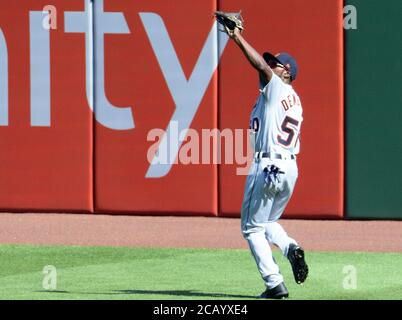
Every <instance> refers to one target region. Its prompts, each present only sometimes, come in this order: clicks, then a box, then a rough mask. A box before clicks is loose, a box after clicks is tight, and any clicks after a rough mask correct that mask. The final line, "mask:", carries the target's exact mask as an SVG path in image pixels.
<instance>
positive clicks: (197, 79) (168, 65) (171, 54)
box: [139, 12, 229, 178]
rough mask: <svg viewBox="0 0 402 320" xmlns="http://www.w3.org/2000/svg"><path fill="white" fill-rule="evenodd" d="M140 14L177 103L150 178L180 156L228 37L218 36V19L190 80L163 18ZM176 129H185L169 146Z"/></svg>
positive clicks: (153, 14) (162, 173) (150, 14)
mask: <svg viewBox="0 0 402 320" xmlns="http://www.w3.org/2000/svg"><path fill="white" fill-rule="evenodd" d="M139 15H140V17H141V20H142V23H143V24H144V27H145V30H146V32H147V35H148V38H149V41H150V42H151V46H152V49H153V51H154V53H155V55H156V58H157V59H158V63H159V65H160V67H161V69H162V73H163V76H164V77H165V80H166V82H167V85H168V87H169V91H170V93H171V95H172V97H173V100H174V102H175V105H176V109H175V112H174V114H173V116H172V118H171V119H170V122H169V124H168V126H167V129H166V133H165V135H164V136H163V138H162V141H161V142H160V144H159V149H158V152H157V153H156V154H157V155H156V156H154V158H153V160H152V163H151V164H150V166H149V168H148V171H147V173H146V177H147V178H160V177H163V176H165V175H167V174H168V173H169V171H170V169H171V167H172V164H173V163H174V161H175V159H176V157H177V154H178V151H179V149H180V146H181V144H182V143H183V139H184V138H185V136H186V134H185V133H186V132H187V130H188V129H189V127H190V125H191V122H192V121H193V119H194V116H195V114H196V113H197V110H198V107H199V106H200V103H201V100H202V98H203V97H204V94H205V91H206V90H207V87H208V85H209V82H210V81H211V78H212V75H213V74H214V72H215V70H216V68H217V66H218V62H219V59H220V57H221V56H222V53H223V51H224V49H225V47H226V44H227V42H228V40H229V38H228V36H227V35H226V34H223V33H220V34H219V38H220V39H219V40H218V27H217V23H216V22H215V23H214V25H213V26H212V29H211V31H210V32H209V35H208V37H207V40H206V41H205V43H204V46H203V48H202V50H201V53H200V56H199V57H198V60H197V62H196V65H195V67H194V69H193V72H192V74H191V76H190V79H188V80H187V79H186V77H185V74H184V72H183V68H182V66H181V64H180V61H179V58H178V57H177V54H176V51H175V49H174V47H173V44H172V41H171V40H170V37H169V34H168V32H167V30H166V26H165V24H164V23H163V20H162V18H161V17H160V16H159V15H157V14H155V13H151V12H142V13H140V14H139ZM218 43H219V46H218ZM177 124H178V128H177ZM175 126H176V127H175ZM177 129H178V132H179V133H183V134H180V136H181V137H182V138H183V139H180V140H179V141H178V143H172V144H170V145H169V147H168V148H167V147H166V146H167V145H168V141H169V137H170V136H171V131H177ZM164 152H168V155H167V157H166V158H167V159H168V163H167V164H165V163H160V161H159V158H160V157H161V153H164Z"/></svg>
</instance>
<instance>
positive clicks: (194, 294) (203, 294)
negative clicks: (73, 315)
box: [114, 290, 257, 299]
mask: <svg viewBox="0 0 402 320" xmlns="http://www.w3.org/2000/svg"><path fill="white" fill-rule="evenodd" d="M114 292H115V293H114V294H144V295H147V294H148V295H158V294H159V295H168V296H184V297H210V298H236V299H241V298H254V299H255V298H257V297H256V296H246V295H240V294H225V293H209V292H198V291H193V290H115V291H114Z"/></svg>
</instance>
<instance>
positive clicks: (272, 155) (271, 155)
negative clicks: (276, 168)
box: [255, 152, 296, 160]
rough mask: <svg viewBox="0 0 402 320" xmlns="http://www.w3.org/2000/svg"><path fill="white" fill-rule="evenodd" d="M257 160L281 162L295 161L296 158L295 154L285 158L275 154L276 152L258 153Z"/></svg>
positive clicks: (256, 154)
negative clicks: (264, 159) (277, 160)
mask: <svg viewBox="0 0 402 320" xmlns="http://www.w3.org/2000/svg"><path fill="white" fill-rule="evenodd" d="M255 158H257V159H262V158H269V159H280V160H282V159H283V160H286V159H291V160H295V159H296V156H295V155H294V154H291V155H290V156H284V155H281V154H279V153H274V152H256V153H255Z"/></svg>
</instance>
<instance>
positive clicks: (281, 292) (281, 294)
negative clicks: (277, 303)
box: [260, 282, 289, 299]
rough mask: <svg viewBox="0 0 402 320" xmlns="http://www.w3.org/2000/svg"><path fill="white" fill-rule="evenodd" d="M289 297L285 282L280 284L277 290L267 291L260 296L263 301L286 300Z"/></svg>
mask: <svg viewBox="0 0 402 320" xmlns="http://www.w3.org/2000/svg"><path fill="white" fill-rule="evenodd" d="M287 297H289V292H288V289H286V287H285V284H284V283H283V282H281V283H280V284H278V285H277V286H276V287H275V288H272V289H267V290H265V291H264V292H263V293H262V294H261V295H260V298H262V299H285V298H287Z"/></svg>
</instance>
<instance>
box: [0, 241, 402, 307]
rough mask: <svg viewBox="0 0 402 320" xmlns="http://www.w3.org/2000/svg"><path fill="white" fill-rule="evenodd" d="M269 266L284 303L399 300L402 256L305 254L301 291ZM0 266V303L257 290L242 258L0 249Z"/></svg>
mask: <svg viewBox="0 0 402 320" xmlns="http://www.w3.org/2000/svg"><path fill="white" fill-rule="evenodd" d="M275 258H276V260H277V262H278V263H279V264H280V266H281V272H282V274H283V275H284V277H285V281H286V285H287V287H288V289H289V292H290V298H291V299H313V300H320V299H359V300H360V299H375V300H377V299H398V300H400V299H402V272H401V266H402V254H396V253H350V252H348V253H332V252H328V253H323V252H307V253H306V258H307V262H308V264H309V267H310V275H309V278H308V280H307V281H306V283H305V284H304V285H303V286H299V285H297V284H295V283H294V280H293V275H292V272H291V268H290V264H289V263H288V261H287V260H286V259H285V258H284V257H283V256H282V255H280V253H279V252H278V251H275ZM0 259H1V264H0V299H35V300H36V299H52V300H54V299H63V300H66V299H91V300H92V299H106V300H109V299H118V300H124V299H141V300H148V299H163V300H165V299H166V300H167V299H208V300H218V299H240V300H244V299H254V298H255V297H256V295H258V294H260V293H261V292H262V291H263V290H264V286H263V282H262V280H261V278H260V276H259V273H258V271H257V268H256V266H255V264H254V261H253V259H252V257H251V255H250V253H249V252H248V251H247V250H223V249H216V250H210V249H149V248H127V247H78V246H26V245H23V246H22V245H1V246H0ZM47 265H52V266H54V267H55V268H56V271H57V288H56V289H54V290H51V289H46V288H47V287H46V286H45V288H44V286H43V282H44V278H45V277H46V276H45V274H44V273H43V272H42V271H43V268H44V267H45V266H47ZM347 266H353V267H354V268H355V269H354V270H356V279H357V280H356V288H355V289H345V288H344V285H343V284H344V283H346V285H348V284H349V285H350V284H352V285H353V282H350V281H349V278H348V277H350V276H351V274H350V273H347V272H350V269H348V267H347ZM345 267H346V268H345ZM45 282H46V281H45Z"/></svg>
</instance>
